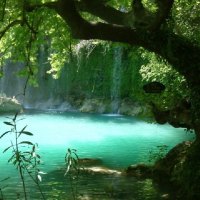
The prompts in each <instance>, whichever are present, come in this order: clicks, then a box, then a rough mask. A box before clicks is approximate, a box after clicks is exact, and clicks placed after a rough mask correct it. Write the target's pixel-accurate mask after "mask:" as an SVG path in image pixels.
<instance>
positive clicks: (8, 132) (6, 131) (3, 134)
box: [0, 131, 11, 139]
mask: <svg viewBox="0 0 200 200" xmlns="http://www.w3.org/2000/svg"><path fill="white" fill-rule="evenodd" d="M10 132H11V131H6V132H5V133H3V134H2V135H1V136H0V139H1V138H2V137H3V136H5V135H6V134H7V133H10Z"/></svg>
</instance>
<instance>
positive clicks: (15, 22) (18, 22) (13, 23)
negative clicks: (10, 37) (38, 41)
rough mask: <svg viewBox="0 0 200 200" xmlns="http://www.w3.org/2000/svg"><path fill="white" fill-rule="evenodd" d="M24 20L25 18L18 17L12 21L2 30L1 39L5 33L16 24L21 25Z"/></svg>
mask: <svg viewBox="0 0 200 200" xmlns="http://www.w3.org/2000/svg"><path fill="white" fill-rule="evenodd" d="M22 22H23V20H20V19H17V20H14V21H12V22H11V23H10V24H8V25H7V26H6V27H5V28H4V29H3V30H2V31H1V32H0V39H1V38H2V37H3V36H4V35H5V33H6V32H7V31H8V30H9V29H10V28H12V27H13V26H15V25H19V24H21V23H22Z"/></svg>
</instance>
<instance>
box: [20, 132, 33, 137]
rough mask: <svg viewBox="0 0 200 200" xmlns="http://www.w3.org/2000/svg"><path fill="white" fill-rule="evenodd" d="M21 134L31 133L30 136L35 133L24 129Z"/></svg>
mask: <svg viewBox="0 0 200 200" xmlns="http://www.w3.org/2000/svg"><path fill="white" fill-rule="evenodd" d="M21 134H25V135H30V136H32V135H33V133H31V132H29V131H22V132H21Z"/></svg>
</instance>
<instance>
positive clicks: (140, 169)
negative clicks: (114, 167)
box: [125, 163, 152, 178]
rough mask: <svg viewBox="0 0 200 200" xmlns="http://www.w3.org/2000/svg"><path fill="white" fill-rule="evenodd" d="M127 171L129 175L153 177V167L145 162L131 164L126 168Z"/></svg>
mask: <svg viewBox="0 0 200 200" xmlns="http://www.w3.org/2000/svg"><path fill="white" fill-rule="evenodd" d="M125 173H126V175H128V176H134V177H136V178H151V177H152V167H151V166H149V165H146V164H144V163H139V164H136V165H130V166H129V167H128V168H127V169H126V171H125Z"/></svg>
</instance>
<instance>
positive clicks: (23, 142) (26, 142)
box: [19, 141, 34, 145]
mask: <svg viewBox="0 0 200 200" xmlns="http://www.w3.org/2000/svg"><path fill="white" fill-rule="evenodd" d="M19 144H28V145H34V144H33V143H32V142H29V141H22V142H20V143H19Z"/></svg>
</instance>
